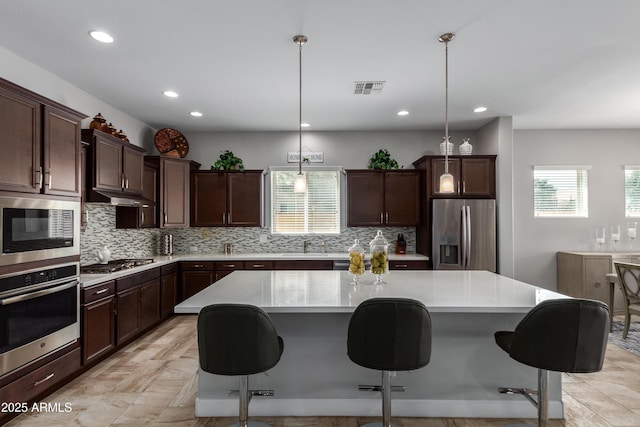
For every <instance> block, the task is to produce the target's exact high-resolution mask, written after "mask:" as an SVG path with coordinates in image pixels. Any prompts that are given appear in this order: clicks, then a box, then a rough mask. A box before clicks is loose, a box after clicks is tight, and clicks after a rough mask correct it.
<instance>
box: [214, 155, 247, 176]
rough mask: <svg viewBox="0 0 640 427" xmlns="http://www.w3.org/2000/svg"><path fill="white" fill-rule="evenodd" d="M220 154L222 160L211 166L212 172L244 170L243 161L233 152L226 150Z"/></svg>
mask: <svg viewBox="0 0 640 427" xmlns="http://www.w3.org/2000/svg"><path fill="white" fill-rule="evenodd" d="M220 153H221V154H220V158H219V159H218V160H216V162H215V163H214V164H213V165H212V166H211V170H212V171H217V170H226V171H228V170H244V165H243V164H242V159H241V158H240V157H237V156H236V155H234V154H233V152H232V151H230V150H224V151H221V152H220Z"/></svg>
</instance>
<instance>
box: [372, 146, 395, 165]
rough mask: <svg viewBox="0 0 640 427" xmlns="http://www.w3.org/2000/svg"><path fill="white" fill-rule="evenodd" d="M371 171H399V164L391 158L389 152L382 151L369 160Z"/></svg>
mask: <svg viewBox="0 0 640 427" xmlns="http://www.w3.org/2000/svg"><path fill="white" fill-rule="evenodd" d="M369 169H398V162H397V161H395V160H394V159H392V158H391V154H389V150H386V149H380V150H378V152H377V153H375V154H374V155H373V156H371V158H370V159H369Z"/></svg>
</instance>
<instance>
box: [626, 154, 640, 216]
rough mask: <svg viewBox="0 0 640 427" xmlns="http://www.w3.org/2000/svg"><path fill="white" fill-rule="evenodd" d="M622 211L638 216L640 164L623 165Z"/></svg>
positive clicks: (639, 210)
mask: <svg viewBox="0 0 640 427" xmlns="http://www.w3.org/2000/svg"><path fill="white" fill-rule="evenodd" d="M624 213H625V215H626V216H627V217H640V166H626V165H625V167H624Z"/></svg>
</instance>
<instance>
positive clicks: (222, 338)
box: [198, 304, 284, 427]
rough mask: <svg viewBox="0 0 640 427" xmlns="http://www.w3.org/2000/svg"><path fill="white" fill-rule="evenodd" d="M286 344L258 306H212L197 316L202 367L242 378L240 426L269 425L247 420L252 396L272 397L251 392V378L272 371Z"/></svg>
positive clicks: (268, 392) (269, 393)
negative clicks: (253, 375) (250, 376)
mask: <svg viewBox="0 0 640 427" xmlns="http://www.w3.org/2000/svg"><path fill="white" fill-rule="evenodd" d="M283 348H284V343H283V341H282V338H280V337H279V336H278V333H277V332H276V328H275V326H274V325H273V323H272V321H271V318H270V317H269V315H268V314H267V313H266V312H265V311H264V310H262V309H261V308H259V307H256V306H253V305H245V304H213V305H209V306H206V307H204V308H203V309H202V310H201V311H200V314H199V315H198V353H199V358H200V368H202V370H203V371H205V372H209V373H211V374H217V375H238V376H240V390H239V394H240V410H239V417H238V423H237V424H234V425H238V426H240V427H247V426H267V425H268V424H265V423H260V422H256V421H251V422H249V421H248V418H249V415H248V414H249V400H250V399H251V396H253V395H263V396H268V395H273V392H272V391H262V392H251V391H249V375H251V374H257V373H260V372H264V371H267V370H269V369H271V368H273V367H274V366H275V365H276V364H277V363H278V361H279V360H280V356H281V355H282V350H283Z"/></svg>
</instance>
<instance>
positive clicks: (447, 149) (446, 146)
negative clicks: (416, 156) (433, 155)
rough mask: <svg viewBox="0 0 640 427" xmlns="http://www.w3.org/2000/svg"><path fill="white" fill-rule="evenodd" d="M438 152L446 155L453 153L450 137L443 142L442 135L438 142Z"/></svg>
mask: <svg viewBox="0 0 640 427" xmlns="http://www.w3.org/2000/svg"><path fill="white" fill-rule="evenodd" d="M440 154H442V155H443V156H444V155H445V154H447V155H448V156H451V155H453V142H451V137H449V139H448V140H447V142H446V143H445V142H444V136H443V137H442V142H441V143H440Z"/></svg>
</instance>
